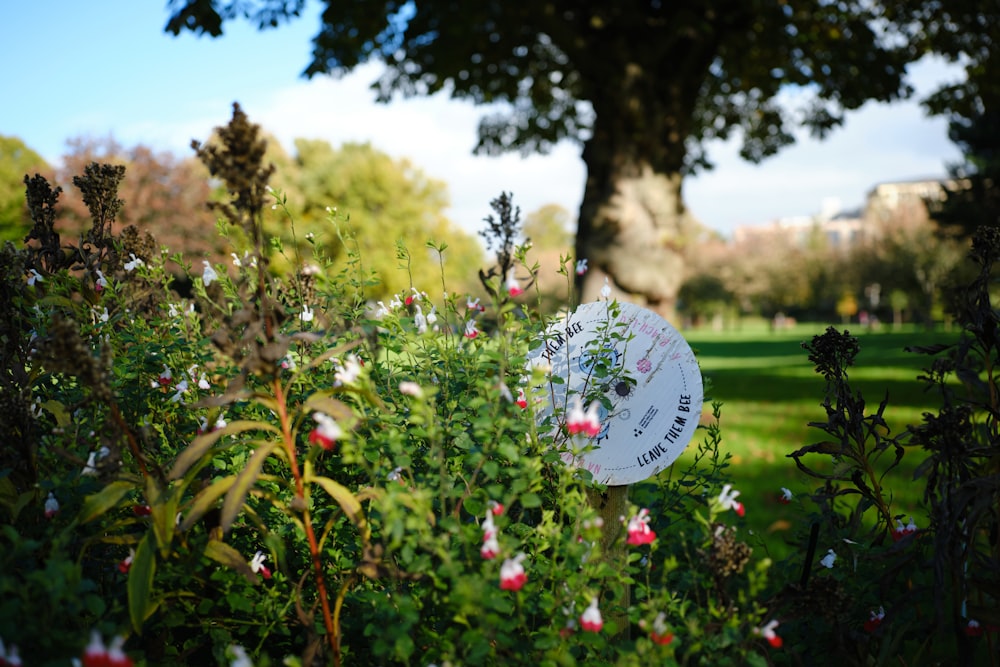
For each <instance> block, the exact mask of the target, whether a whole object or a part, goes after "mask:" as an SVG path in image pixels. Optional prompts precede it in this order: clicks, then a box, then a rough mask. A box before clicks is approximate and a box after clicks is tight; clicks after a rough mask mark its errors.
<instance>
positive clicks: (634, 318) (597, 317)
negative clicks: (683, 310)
mask: <svg viewBox="0 0 1000 667" xmlns="http://www.w3.org/2000/svg"><path fill="white" fill-rule="evenodd" d="M528 364H529V366H536V365H549V366H551V376H550V377H552V378H559V379H561V381H552V382H549V383H548V386H547V387H546V393H547V394H548V396H547V399H548V401H547V405H545V407H544V408H542V409H540V410H539V414H538V420H539V423H544V422H545V421H546V420H550V419H551V418H552V417H553V415H557V417H556V421H558V423H553V426H554V428H555V429H557V433H558V435H557V438H556V442H557V443H559V446H560V447H561V448H563V453H562V457H563V460H564V461H565V462H566V463H568V464H574V465H578V466H580V467H581V468H585V469H587V470H589V471H590V472H591V473H592V474H593V475H594V478H595V479H596V480H598V481H599V482H601V483H602V484H607V485H609V486H620V485H625V484H632V483H634V482H638V481H641V480H644V479H647V478H649V477H652V476H653V475H655V474H656V473H658V472H660V471H661V470H663V469H664V468H666V467H667V466H669V465H670V464H671V463H673V462H674V461H675V460H676V459H677V457H678V456H680V455H681V452H683V451H684V448H685V447H686V446H687V444H688V442H690V441H691V438H692V437H693V436H694V432H695V429H696V428H697V427H698V421H699V419H700V417H701V406H702V400H703V393H702V384H701V370H700V369H699V368H698V362H697V360H696V359H695V357H694V353H693V352H692V351H691V347H690V346H689V345H688V343H687V341H686V340H684V338H683V337H682V336H681V335H680V333H678V332H677V330H676V329H674V327H672V326H671V325H670V323H669V322H667V321H666V320H665V319H663V318H662V317H660V316H659V315H657V314H656V313H654V312H652V311H650V310H646V309H644V308H640V307H639V306H636V305H634V304H629V303H617V302H607V301H598V302H594V303H586V304H583V305H581V306H580V307H579V308H577V309H576V311H574V312H573V313H571V314H569V315H567V316H566V317H565V318H563V319H561V320H559V321H557V322H556V323H554V324H552V325H551V326H550V327H549V328H548V329H547V330H546V332H545V334H544V335H543V340H542V341H541V344H540V345H539V346H538V347H536V348H535V349H533V350H531V351H530V352H529V353H528ZM577 400H579V401H580V402H581V405H582V407H584V408H586V407H587V406H590V405H591V404H592V403H593V402H594V401H597V409H598V417H599V420H600V430H599V431H598V432H597V434H596V435H595V436H593V437H591V438H589V439H588V438H587V436H585V435H581V434H577V435H575V436H569V435H567V431H566V428H565V423H564V422H565V419H566V417H565V416H566V414H567V413H568V412H569V410H570V407H571V406H572V405H573V404H574V402H575V401H577ZM553 406H555V407H556V408H558V410H553ZM608 406H610V407H608ZM586 445H590V447H586ZM580 450H584V451H582V452H580ZM574 452H576V454H574Z"/></svg>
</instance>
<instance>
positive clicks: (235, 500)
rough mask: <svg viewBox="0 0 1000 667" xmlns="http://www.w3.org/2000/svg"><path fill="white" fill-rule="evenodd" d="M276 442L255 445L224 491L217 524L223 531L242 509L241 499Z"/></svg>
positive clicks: (247, 491)
mask: <svg viewBox="0 0 1000 667" xmlns="http://www.w3.org/2000/svg"><path fill="white" fill-rule="evenodd" d="M277 444H278V443H277V442H265V443H261V444H260V446H259V447H257V450H256V451H254V453H253V456H251V457H250V460H249V461H247V465H246V467H245V468H243V470H241V471H240V473H239V474H238V475H237V476H236V479H235V480H234V481H233V485H232V486H231V487H230V489H229V491H228V492H227V493H226V499H225V500H223V501H222V515H221V516H220V517H219V525H220V526H221V527H222V532H223V533H226V532H228V531H229V529H230V528H231V527H232V525H233V521H235V520H236V517H237V516H238V515H239V513H240V510H241V509H243V501H245V500H246V497H247V494H248V493H250V488H251V487H252V486H253V485H254V484H255V483H256V482H257V477H259V476H260V468H261V466H263V465H264V461H265V460H266V459H267V457H268V456H269V455H270V454H271V452H272V451H273V450H274V448H275V447H276V446H277Z"/></svg>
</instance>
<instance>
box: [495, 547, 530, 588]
mask: <svg viewBox="0 0 1000 667" xmlns="http://www.w3.org/2000/svg"><path fill="white" fill-rule="evenodd" d="M525 558H527V556H525V555H524V554H523V553H519V554H517V555H516V556H514V557H513V558H508V559H507V560H505V561H504V562H503V565H501V566H500V590H504V591H519V590H521V588H523V587H524V584H525V583H527V581H528V575H527V574H525V572H524V566H523V565H521V563H522V561H524V559H525Z"/></svg>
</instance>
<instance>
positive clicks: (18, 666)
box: [0, 639, 24, 667]
mask: <svg viewBox="0 0 1000 667" xmlns="http://www.w3.org/2000/svg"><path fill="white" fill-rule="evenodd" d="M22 665H24V663H23V662H21V654H20V653H18V650H17V645H15V644H11V645H10V650H9V651H8V650H7V648H6V647H5V646H4V644H3V640H2V639H0V667H22Z"/></svg>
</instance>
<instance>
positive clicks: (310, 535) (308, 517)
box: [272, 378, 340, 667]
mask: <svg viewBox="0 0 1000 667" xmlns="http://www.w3.org/2000/svg"><path fill="white" fill-rule="evenodd" d="M272 387H273V388H274V398H275V403H276V404H277V407H278V419H279V421H280V422H281V434H282V438H283V440H284V442H285V451H286V452H287V454H288V465H289V467H290V468H291V472H292V477H293V478H294V480H295V495H296V497H297V498H301V499H303V500H304V499H305V483H304V481H303V479H302V471H301V469H300V468H299V460H298V456H297V454H296V452H295V439H294V437H293V436H292V423H291V419H290V418H289V416H288V408H287V405H286V403H285V391H284V388H283V387H282V386H281V381H280V380H278V379H277V378H275V379H274V380H272ZM302 525H303V527H304V528H305V531H306V539H307V540H308V541H309V553H310V554H311V555H312V562H313V570H314V571H315V573H316V594H317V595H318V596H319V602H320V608H321V609H322V610H323V625H324V626H325V627H326V636H327V641H328V642H329V644H330V651H331V652H332V654H333V664H335V665H338V667H339V665H340V647H339V641H338V639H339V633H338V632H337V629H336V627H337V626H336V625H335V624H334V622H333V614H332V613H331V611H330V598H329V596H328V595H327V592H326V580H325V579H324V577H323V563H322V561H321V560H320V553H319V542H318V541H317V540H316V531H315V530H313V525H312V514H311V513H310V512H309V507H308V506H306V507H303V508H302Z"/></svg>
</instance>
